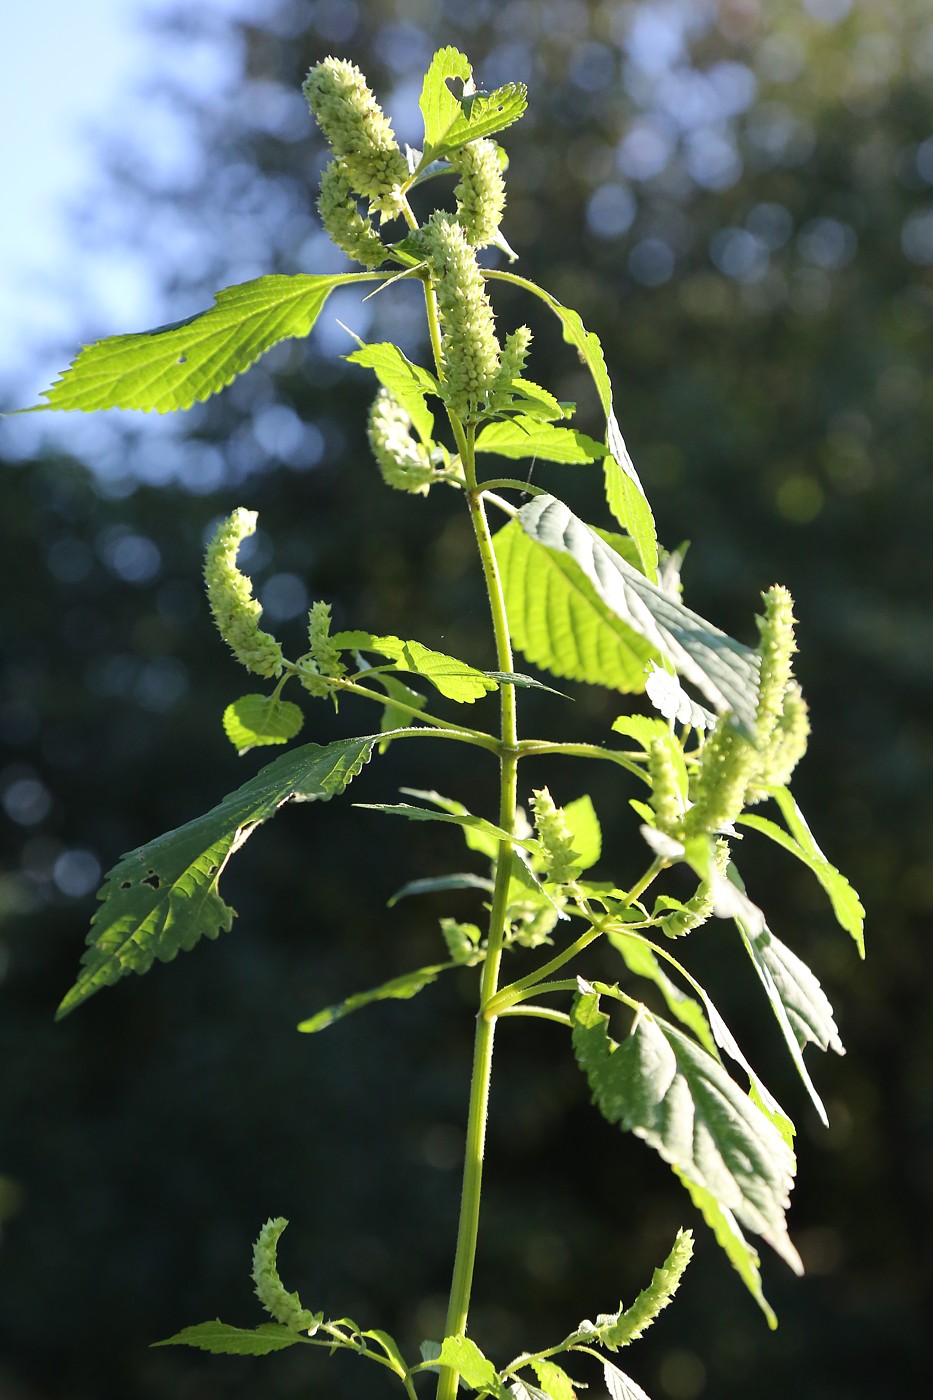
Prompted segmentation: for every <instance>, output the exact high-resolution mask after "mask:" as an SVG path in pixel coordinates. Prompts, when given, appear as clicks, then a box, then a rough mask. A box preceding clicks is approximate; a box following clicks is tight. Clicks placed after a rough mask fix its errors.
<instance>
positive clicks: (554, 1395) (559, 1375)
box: [529, 1357, 577, 1400]
mask: <svg viewBox="0 0 933 1400" xmlns="http://www.w3.org/2000/svg"><path fill="white" fill-rule="evenodd" d="M529 1365H530V1366H531V1368H532V1370H533V1371H534V1373H535V1375H536V1376H537V1377H538V1383H539V1385H540V1386H541V1389H542V1390H543V1391H544V1393H545V1394H546V1395H547V1396H548V1397H549V1400H577V1397H576V1395H575V1394H574V1390H573V1381H572V1380H571V1379H570V1377H569V1376H568V1375H567V1372H566V1371H565V1370H563V1368H562V1367H560V1366H558V1365H557V1364H556V1362H554V1361H547V1360H545V1359H544V1358H537V1357H536V1358H535V1359H534V1360H533V1361H531V1362H529Z"/></svg>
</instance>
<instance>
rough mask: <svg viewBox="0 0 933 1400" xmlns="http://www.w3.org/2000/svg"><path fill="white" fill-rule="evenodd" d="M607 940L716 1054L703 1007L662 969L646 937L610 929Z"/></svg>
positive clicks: (700, 1040)
mask: <svg viewBox="0 0 933 1400" xmlns="http://www.w3.org/2000/svg"><path fill="white" fill-rule="evenodd" d="M606 937H607V938H608V940H609V942H610V943H611V945H612V947H613V948H615V950H616V952H617V953H619V954H620V956H621V957H622V958H623V959H624V961H625V965H626V967H627V968H628V969H629V971H630V972H634V974H635V976H636V977H646V978H647V979H648V980H649V981H650V982H653V983H654V984H655V986H656V987H657V988H658V990H659V991H660V993H661V995H662V996H663V997H664V1000H665V1002H666V1003H667V1008H668V1010H669V1011H670V1013H671V1015H672V1016H676V1017H677V1019H678V1021H680V1023H681V1024H682V1025H684V1026H686V1027H687V1028H688V1030H691V1031H693V1034H694V1035H695V1036H696V1038H697V1040H698V1041H699V1042H700V1044H701V1045H702V1046H703V1047H704V1048H705V1049H706V1050H708V1051H709V1053H710V1054H711V1055H715V1054H716V1053H717V1052H716V1041H715V1039H714V1037H713V1033H712V1031H711V1030H710V1028H709V1022H708V1021H707V1019H706V1016H705V1015H704V1012H703V1008H702V1006H701V1005H700V1003H699V1002H698V1001H695V1000H694V998H693V997H691V996H688V995H687V993H686V992H682V991H681V990H680V988H679V987H678V986H677V984H676V983H675V982H672V981H671V979H670V977H668V975H667V973H666V972H665V971H664V969H663V968H662V967H661V965H660V963H659V962H658V959H657V957H656V956H655V953H654V952H653V950H652V948H651V945H650V944H649V943H648V942H646V940H645V939H644V938H641V937H638V936H633V935H632V934H628V933H624V932H622V930H621V929H612V928H610V929H607V930H606Z"/></svg>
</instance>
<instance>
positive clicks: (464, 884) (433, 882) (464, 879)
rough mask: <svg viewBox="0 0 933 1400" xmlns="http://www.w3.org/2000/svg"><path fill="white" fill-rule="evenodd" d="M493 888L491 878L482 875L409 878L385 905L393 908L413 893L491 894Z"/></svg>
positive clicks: (466, 874)
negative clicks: (475, 891)
mask: <svg viewBox="0 0 933 1400" xmlns="http://www.w3.org/2000/svg"><path fill="white" fill-rule="evenodd" d="M494 888H495V887H494V885H493V882H492V880H487V879H485V878H484V877H483V876H482V875H470V874H468V873H465V874H462V875H437V876H433V877H429V878H428V879H425V880H409V881H408V883H407V884H406V885H403V886H402V888H401V889H400V890H396V892H395V894H394V895H393V896H392V898H391V899H390V900H389V901H388V905H387V907H388V908H389V909H393V908H394V907H395V905H396V904H398V902H399V900H400V899H407V898H408V897H409V895H413V894H438V893H440V892H442V891H444V890H482V891H483V893H484V894H491V893H492V891H493V889H494Z"/></svg>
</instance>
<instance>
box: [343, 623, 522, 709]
mask: <svg viewBox="0 0 933 1400" xmlns="http://www.w3.org/2000/svg"><path fill="white" fill-rule="evenodd" d="M333 640H334V642H335V643H336V645H337V646H339V647H342V648H351V647H352V648H354V649H355V650H357V651H374V652H376V653H377V654H378V655H380V656H385V657H386V658H388V660H390V661H393V662H394V663H395V669H396V670H398V671H410V672H411V673H412V674H413V675H416V676H424V678H425V680H427V681H430V682H431V684H432V685H433V686H434V687H435V688H436V689H437V690H439V691H440V693H441V695H443V696H445V698H446V699H448V700H456V701H457V702H458V703H460V704H467V705H472V704H473V702H474V701H475V700H481V699H482V697H483V696H484V695H488V694H489V693H490V691H493V690H498V689H499V683H498V681H495V680H493V679H492V678H491V677H490V676H488V675H486V673H485V672H483V671H477V670H476V668H475V667H473V666H468V665H467V663H466V662H465V661H458V660H457V658H456V657H454V656H446V655H445V654H444V653H443V652H442V651H433V650H432V649H431V648H430V647H426V646H424V645H423V644H422V643H421V642H411V641H409V642H406V641H403V640H402V639H401V637H376V636H373V634H372V633H371V632H360V631H356V632H336V633H335V634H334V637H333Z"/></svg>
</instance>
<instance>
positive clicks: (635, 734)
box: [612, 715, 688, 797]
mask: <svg viewBox="0 0 933 1400" xmlns="http://www.w3.org/2000/svg"><path fill="white" fill-rule="evenodd" d="M612 728H613V730H614V732H615V733H616V734H624V735H625V736H626V737H627V738H629V739H634V740H635V742H636V744H638V745H640V747H641V749H642V750H643V752H644V754H645V757H646V758H647V756H648V752H649V750H650V748H651V745H652V743H653V742H654V741H655V739H660V741H661V743H662V744H663V745H664V747H665V748H666V749H667V753H668V757H669V758H670V761H671V765H672V767H673V769H674V776H675V778H676V779H677V787H678V790H679V792H680V795H681V797H686V796H687V785H688V779H687V764H686V761H685V759H684V751H683V749H682V748H681V746H680V744H679V743H678V742H677V736H676V735H675V734H673V733H672V732H671V726H670V725H669V724H667V723H665V721H664V720H663V719H654V718H653V717H652V716H651V715H619V717H618V719H614V720H613V722H612Z"/></svg>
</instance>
